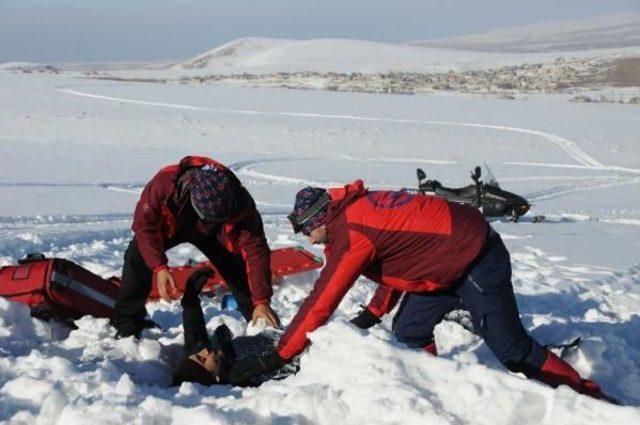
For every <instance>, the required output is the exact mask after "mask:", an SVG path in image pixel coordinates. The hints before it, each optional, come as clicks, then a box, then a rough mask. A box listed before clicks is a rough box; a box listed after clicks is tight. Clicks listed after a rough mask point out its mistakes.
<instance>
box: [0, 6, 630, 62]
mask: <svg viewBox="0 0 640 425" xmlns="http://www.w3.org/2000/svg"><path fill="white" fill-rule="evenodd" d="M618 12H640V0H387V1H382V0H321V1H312V0H208V1H207V0H173V1H168V0H82V1H80V0H0V62H6V61H18V60H19V61H34V62H82V61H130V60H162V59H180V58H186V57H189V56H192V55H195V54H198V53H201V52H203V51H206V50H209V49H211V48H213V47H215V46H217V45H220V44H222V43H225V42H227V41H231V40H234V39H236V38H240V37H247V36H255V37H282V38H355V39H366V40H376V41H388V42H403V41H410V40H418V39H428V38H442V37H448V36H455V35H464V34H471V33H476V32H481V31H487V30H491V29H495V28H500V27H505V26H515V25H522V24H527V23H534V22H543V21H551V20H567V19H578V18H583V17H588V16H595V15H600V14H608V13H618Z"/></svg>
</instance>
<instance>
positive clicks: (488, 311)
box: [393, 230, 547, 375]
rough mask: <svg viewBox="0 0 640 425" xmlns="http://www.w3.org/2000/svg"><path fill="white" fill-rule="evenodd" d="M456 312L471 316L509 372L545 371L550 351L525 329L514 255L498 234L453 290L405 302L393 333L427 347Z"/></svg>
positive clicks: (491, 237) (415, 296) (409, 295)
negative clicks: (513, 273)
mask: <svg viewBox="0 0 640 425" xmlns="http://www.w3.org/2000/svg"><path fill="white" fill-rule="evenodd" d="M456 309H466V310H469V312H471V318H472V321H473V327H474V330H475V331H476V333H477V334H479V335H480V336H481V337H482V338H483V339H484V341H485V343H486V344H487V345H488V346H489V348H490V349H491V351H493V353H494V354H495V355H496V357H497V358H498V360H500V362H501V363H502V364H503V365H505V366H506V367H507V368H508V369H509V370H512V371H514V372H524V373H525V374H527V375H529V374H531V373H534V372H535V371H537V370H539V369H540V367H541V366H542V363H543V362H544V360H545V359H546V356H547V350H546V349H544V348H543V347H542V346H541V345H540V344H539V343H538V342H537V341H536V340H534V339H533V338H531V336H529V334H527V331H526V330H525V329H524V327H523V326H522V322H521V321H520V316H519V313H518V306H517V305H516V299H515V296H514V294H513V286H512V285H511V260H510V258H509V252H508V251H507V249H506V248H505V246H504V244H503V242H502V239H501V238H500V235H498V233H496V232H495V231H493V230H491V232H490V234H489V236H488V238H487V242H486V246H485V248H484V249H483V254H481V256H480V257H479V258H478V259H477V260H475V261H474V263H473V264H472V266H471V268H470V270H469V272H468V273H467V275H466V276H464V277H463V278H462V279H461V280H460V281H459V282H458V283H457V284H456V285H454V286H453V288H452V289H450V290H448V291H441V292H436V293H416V294H412V293H407V294H406V295H405V296H404V298H403V300H402V303H401V304H400V307H399V310H398V313H397V314H396V317H394V320H393V331H394V333H395V335H396V337H397V338H398V340H399V341H401V342H404V343H406V344H407V345H409V346H410V347H414V348H422V347H425V346H426V345H428V344H429V343H431V342H432V341H433V328H434V327H435V326H436V325H437V324H438V323H440V322H441V321H442V319H443V317H444V316H445V315H446V314H447V313H449V312H450V311H452V310H456Z"/></svg>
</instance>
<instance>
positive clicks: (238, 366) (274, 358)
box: [229, 351, 285, 386]
mask: <svg viewBox="0 0 640 425" xmlns="http://www.w3.org/2000/svg"><path fill="white" fill-rule="evenodd" d="M284 364H285V361H284V359H283V358H282V357H280V354H278V352H277V351H274V352H272V353H271V354H266V355H262V356H255V355H254V356H250V357H247V358H244V359H242V360H238V361H236V362H235V363H234V365H233V367H232V368H231V373H230V374H229V381H230V382H231V383H232V384H233V385H239V386H244V385H247V384H248V383H250V379H251V377H253V376H257V375H262V374H264V373H268V372H271V371H274V370H277V369H280V368H281V367H282V366H284Z"/></svg>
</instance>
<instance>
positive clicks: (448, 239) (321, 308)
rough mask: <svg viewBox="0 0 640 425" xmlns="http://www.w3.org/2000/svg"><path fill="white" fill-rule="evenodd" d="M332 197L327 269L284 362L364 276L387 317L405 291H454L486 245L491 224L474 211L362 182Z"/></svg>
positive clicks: (298, 319) (284, 346)
mask: <svg viewBox="0 0 640 425" xmlns="http://www.w3.org/2000/svg"><path fill="white" fill-rule="evenodd" d="M329 195H330V196H331V202H330V203H329V206H328V211H327V221H326V226H327V238H328V242H327V245H326V248H325V254H326V256H327V258H326V265H325V267H324V269H323V270H322V272H321V273H320V276H319V278H318V280H317V281H316V283H315V285H314V288H313V290H312V291H311V293H310V294H309V296H308V297H307V298H306V300H305V301H304V303H303V304H302V307H301V308H300V310H299V311H298V313H297V314H296V316H295V317H294V318H293V320H292V321H291V323H290V324H289V326H288V327H287V329H286V331H285V333H284V335H283V336H282V338H281V340H280V342H279V344H278V348H277V351H278V354H280V356H281V357H282V358H283V359H290V358H292V357H293V356H295V355H297V354H299V353H300V352H301V351H302V350H304V348H305V347H306V345H307V344H308V339H307V333H309V332H312V331H314V330H315V329H317V328H318V327H320V326H322V325H323V324H325V323H326V321H327V320H328V319H329V317H330V316H331V314H332V313H333V312H334V311H335V309H336V308H337V307H338V304H339V303H340V301H341V300H342V298H343V297H344V296H345V294H346V293H347V291H348V290H349V288H350V287H351V285H353V283H354V282H355V281H356V279H357V278H358V277H359V276H360V275H365V276H366V277H367V278H369V279H371V280H373V281H374V282H377V283H379V284H380V285H381V288H382V289H381V290H379V291H378V292H377V293H376V295H375V296H374V299H373V303H372V304H374V305H378V306H379V307H378V308H379V310H380V311H378V312H374V313H378V315H381V314H383V313H385V312H386V311H388V310H387V309H389V306H390V305H391V304H392V303H394V299H395V300H397V297H398V296H399V295H400V294H401V293H402V292H405V291H406V292H433V291H439V290H442V289H446V288H448V287H450V286H451V285H452V284H453V283H454V282H455V281H456V280H458V279H459V278H461V277H462V276H463V275H464V274H465V273H466V271H467V269H468V267H469V265H470V264H471V262H472V261H473V260H474V259H475V258H476V257H477V256H478V254H479V253H480V251H481V249H482V247H483V245H484V242H485V239H486V234H487V231H488V224H487V223H486V221H485V219H484V217H483V216H482V213H480V212H479V211H478V210H477V209H475V208H473V207H471V206H468V205H461V204H456V203H450V202H447V201H445V200H443V199H441V198H437V197H433V196H425V195H414V194H410V193H407V192H405V191H368V190H367V189H365V188H364V186H363V183H362V181H361V180H357V181H355V182H354V183H352V184H349V185H347V186H345V187H344V188H339V189H330V190H329ZM376 298H377V300H376ZM391 306H392V305H391ZM381 310H386V311H381Z"/></svg>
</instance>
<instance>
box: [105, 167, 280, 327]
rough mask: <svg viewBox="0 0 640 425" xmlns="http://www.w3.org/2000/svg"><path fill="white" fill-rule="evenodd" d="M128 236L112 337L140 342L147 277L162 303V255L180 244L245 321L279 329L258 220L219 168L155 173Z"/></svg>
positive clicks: (167, 274) (166, 278)
mask: <svg viewBox="0 0 640 425" xmlns="http://www.w3.org/2000/svg"><path fill="white" fill-rule="evenodd" d="M132 229H133V232H134V234H135V237H134V238H133V240H132V241H131V243H130V244H129V247H128V248H127V250H126V252H125V255H124V266H123V269H122V287H121V288H120V292H119V294H118V300H117V302H116V306H115V313H116V317H115V319H114V320H113V321H112V323H113V325H114V327H115V328H116V329H117V331H118V333H117V336H118V337H121V338H122V337H127V336H131V335H134V336H139V335H140V332H141V331H142V329H143V327H144V326H145V316H146V314H147V311H146V309H145V303H146V301H147V298H148V296H149V293H150V292H151V285H152V280H153V278H154V277H155V279H156V283H157V285H158V292H159V293H160V296H161V297H162V298H163V299H165V300H167V301H169V300H170V297H169V294H170V293H171V292H174V291H175V290H176V287H175V281H174V279H173V276H172V274H171V271H170V270H169V268H168V267H167V262H168V260H167V256H166V251H167V250H168V249H170V248H172V247H174V246H176V245H179V244H182V243H191V244H193V245H194V246H196V247H197V248H198V249H199V250H200V251H202V253H203V254H204V255H205V256H206V257H207V258H208V259H209V261H211V262H212V263H213V264H214V265H215V267H216V268H217V269H218V271H219V272H220V274H221V275H222V277H223V278H224V280H225V281H226V282H227V285H228V287H229V289H230V290H231V292H232V293H233V295H234V296H235V298H236V299H237V300H238V304H239V306H240V310H241V311H242V314H243V316H244V317H245V319H246V320H253V321H254V322H255V321H256V320H257V319H259V318H262V319H264V320H265V321H266V322H267V323H268V324H270V325H271V326H274V327H277V326H278V325H279V319H278V315H277V314H276V313H275V312H274V311H273V310H272V309H271V307H270V300H271V295H272V292H273V291H272V288H271V271H270V268H269V259H270V251H269V246H268V245H267V240H266V237H265V234H264V228H263V225H262V219H261V217H260V214H259V213H258V210H257V209H256V205H255V202H254V201H253V198H252V197H251V195H250V194H249V192H248V191H247V190H246V189H245V188H244V187H243V186H242V184H241V183H240V181H239V180H238V178H237V177H236V176H235V175H234V174H233V172H231V170H229V169H228V168H227V167H225V166H224V165H222V164H219V163H218V162H216V161H214V160H212V159H209V158H204V157H196V156H187V157H185V158H183V159H182V160H181V161H180V163H179V164H175V165H171V166H168V167H165V168H163V169H161V170H160V171H159V172H158V173H157V174H156V175H155V176H154V177H153V178H152V179H151V181H149V183H147V185H146V186H145V188H144V190H143V191H142V195H141V196H140V200H139V202H138V204H137V205H136V209H135V213H134V218H133V225H132Z"/></svg>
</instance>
